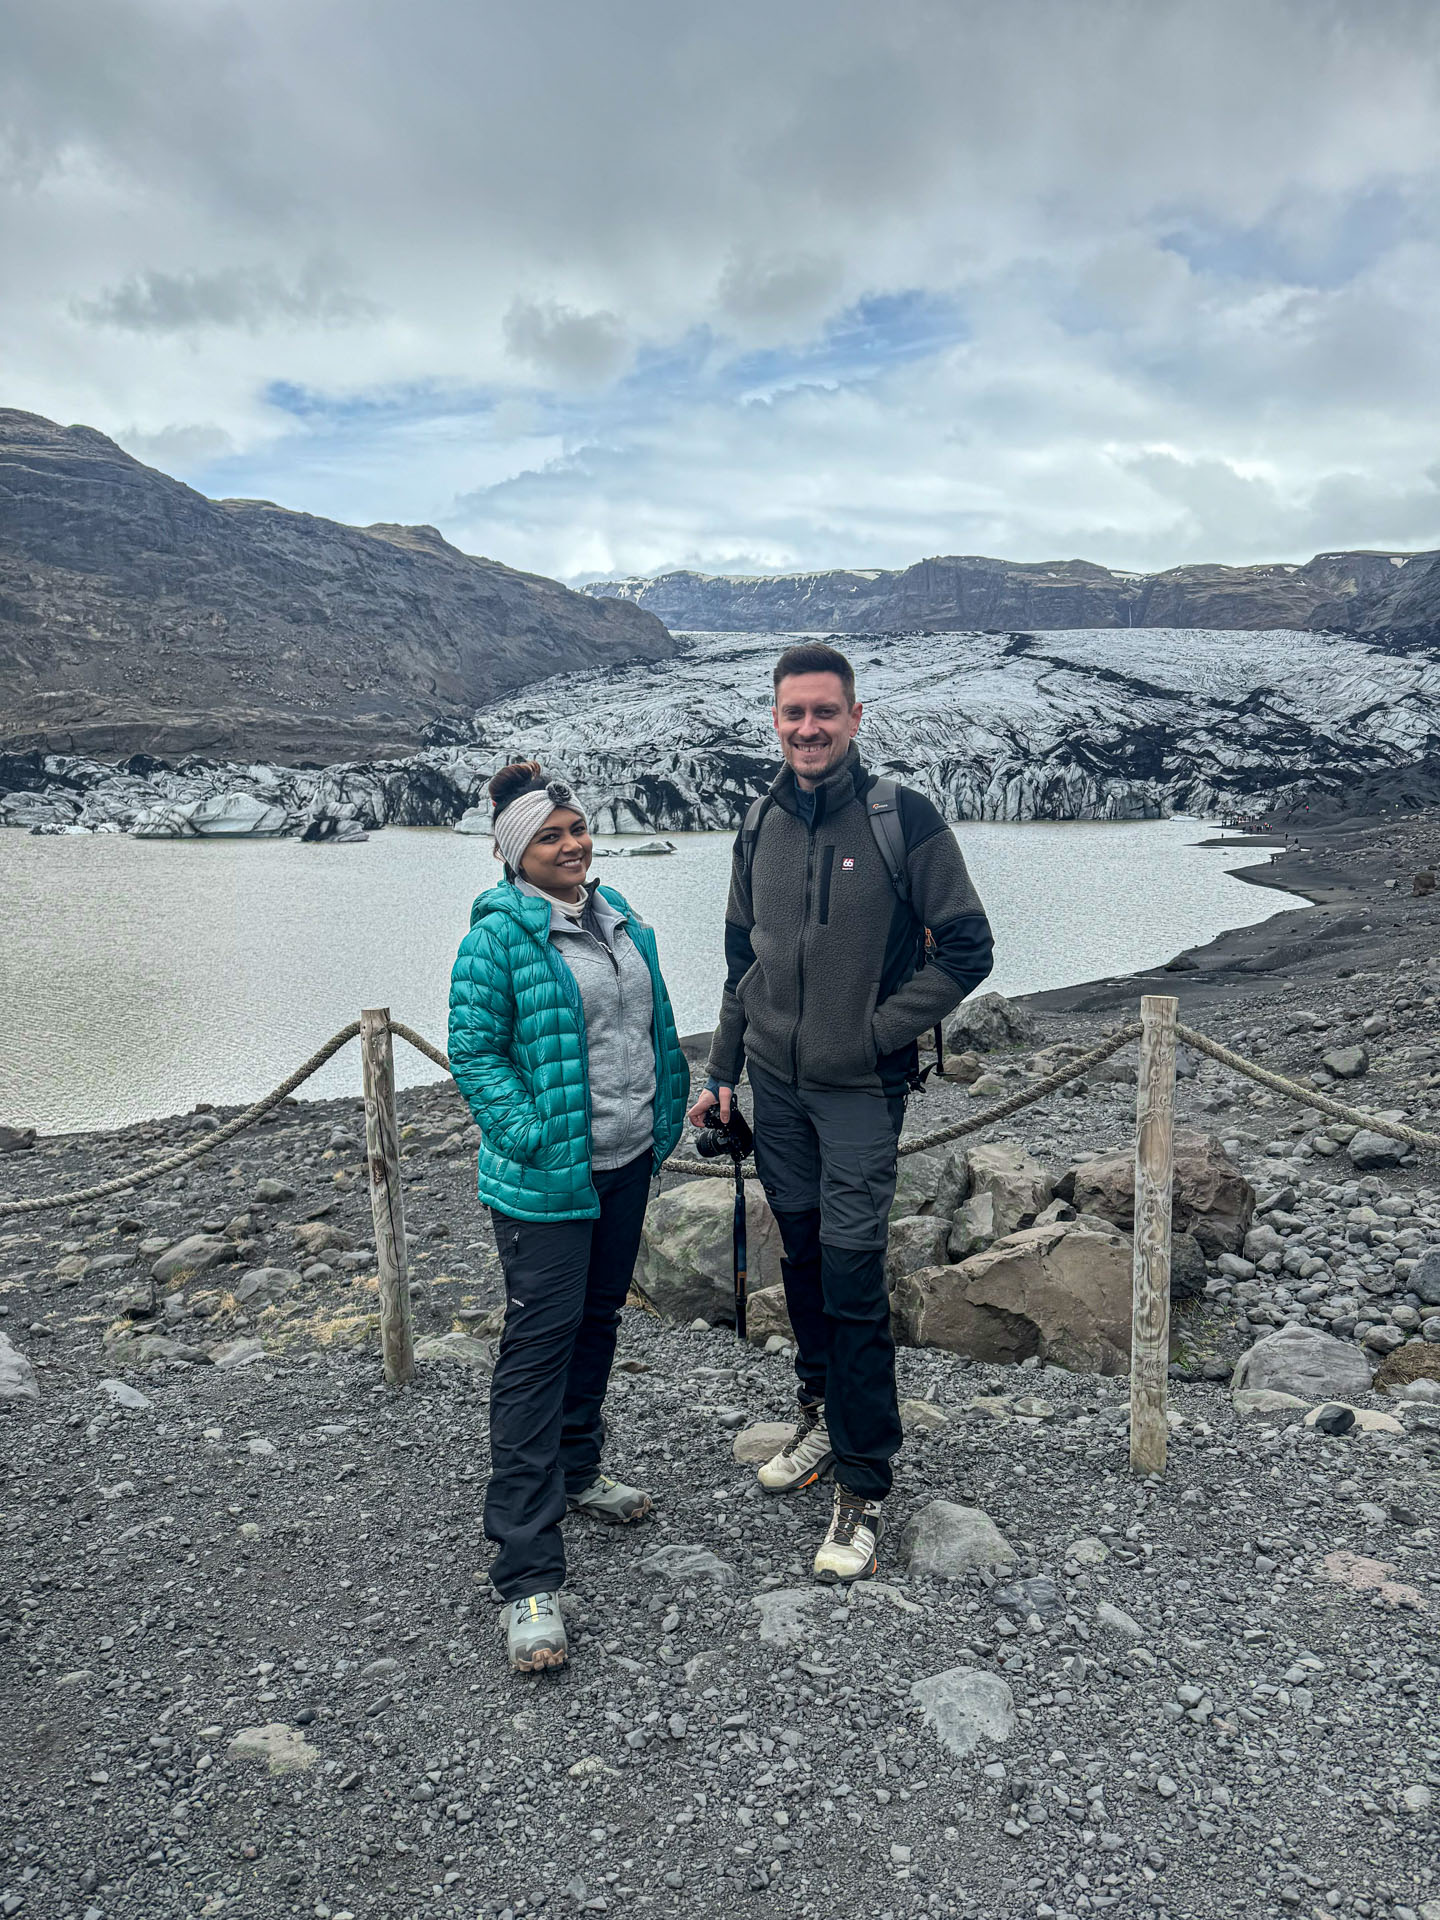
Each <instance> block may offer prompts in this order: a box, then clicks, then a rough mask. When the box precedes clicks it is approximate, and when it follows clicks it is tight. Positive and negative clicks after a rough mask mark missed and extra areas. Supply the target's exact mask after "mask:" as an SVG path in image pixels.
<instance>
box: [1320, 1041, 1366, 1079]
mask: <svg viewBox="0 0 1440 1920" xmlns="http://www.w3.org/2000/svg"><path fill="white" fill-rule="evenodd" d="M1320 1064H1321V1066H1322V1067H1324V1069H1325V1071H1326V1072H1327V1073H1332V1074H1334V1076H1335V1078H1336V1079H1337V1080H1358V1079H1359V1078H1360V1076H1361V1074H1363V1073H1368V1072H1369V1071H1370V1054H1369V1051H1368V1050H1367V1049H1366V1048H1365V1047H1359V1046H1356V1047H1332V1048H1331V1049H1330V1051H1329V1053H1324V1054H1322V1055H1321V1056H1320Z"/></svg>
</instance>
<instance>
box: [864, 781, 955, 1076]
mask: <svg viewBox="0 0 1440 1920" xmlns="http://www.w3.org/2000/svg"><path fill="white" fill-rule="evenodd" d="M865 808H866V811H867V813H868V814H869V816H870V831H871V832H872V833H873V834H874V835H875V844H876V846H877V847H878V848H879V849H880V858H881V859H882V860H883V861H884V862H885V866H886V870H887V872H888V873H889V875H890V884H891V886H892V887H893V888H894V889H895V897H896V898H897V899H898V900H899V901H900V903H901V905H902V906H906V907H908V906H910V904H911V902H910V864H909V851H910V850H909V848H908V847H907V846H906V844H905V829H904V827H903V826H902V824H901V821H900V790H899V788H898V787H897V785H896V783H895V782H894V781H893V780H890V779H887V778H886V777H885V776H884V775H883V774H880V775H877V776H876V778H875V780H874V781H873V782H872V783H871V787H870V791H869V793H868V794H867V795H866V796H865ZM919 943H920V950H919V953H918V955H917V959H918V961H919V964H920V965H921V966H923V965H924V964H925V954H926V950H927V949H928V948H929V946H930V930H929V928H928V927H922V928H921V929H920V934H919ZM934 1042H935V1058H934V1060H933V1061H932V1062H931V1064H930V1065H929V1066H928V1067H921V1068H920V1069H919V1070H918V1071H917V1072H916V1074H915V1076H914V1078H913V1079H912V1081H911V1083H910V1084H911V1086H912V1087H913V1088H914V1089H915V1091H916V1092H917V1093H918V1092H919V1091H920V1090H921V1088H923V1086H924V1085H925V1082H926V1080H928V1079H929V1077H930V1075H931V1074H932V1073H935V1072H937V1071H938V1072H939V1074H940V1077H941V1079H942V1080H943V1079H944V1077H945V1035H944V1031H943V1029H942V1027H941V1026H940V1025H939V1023H937V1024H936V1027H935V1032H934Z"/></svg>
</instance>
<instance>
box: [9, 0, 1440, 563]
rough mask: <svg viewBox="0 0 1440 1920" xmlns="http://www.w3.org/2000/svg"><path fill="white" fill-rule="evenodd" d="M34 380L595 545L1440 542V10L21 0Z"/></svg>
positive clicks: (660, 0)
mask: <svg viewBox="0 0 1440 1920" xmlns="http://www.w3.org/2000/svg"><path fill="white" fill-rule="evenodd" d="M0 218H3V232H0V259H3V262H4V270H3V272H0V405H10V406H18V407H23V408H29V409H31V410H33V411H35V412H39V413H44V414H47V415H50V416H51V417H53V418H56V419H58V420H61V421H64V422H72V421H83V422H85V423H87V424H89V425H92V426H96V427H99V428H101V429H103V430H104V431H105V432H107V433H110V434H112V435H113V436H114V437H115V438H116V439H117V440H119V441H120V443H121V444H122V445H123V446H125V447H126V448H127V449H129V451H131V452H132V453H134V454H136V455H137V456H138V457H139V458H141V459H143V460H147V461H149V462H151V463H153V464H154V465H157V466H160V467H163V468H164V469H165V470H166V471H168V472H171V473H174V474H177V475H178V476H179V477H181V478H182V479H185V480H187V481H189V482H190V483H191V484H192V485H194V486H197V487H200V488H202V489H203V490H204V491H206V492H208V493H215V494H232V495H236V494H238V495H260V496H264V497H266V498H270V499H274V500H278V501H280V502H282V503H284V504H285V505H287V506H293V507H302V508H306V509H308V510H310V511H313V512H316V513H322V514H328V515H332V516H334V517H336V518H339V519H344V520H353V521H359V522H367V521H373V520H402V521H429V522H432V523H433V524H435V525H437V526H438V527H440V528H441V529H442V531H443V532H444V533H445V534H446V535H447V536H448V537H449V538H451V539H452V540H454V541H456V542H457V544H459V545H460V546H462V547H465V548H467V549H468V550H470V551H472V552H481V553H486V554H490V555H492V556H494V557H495V558H497V559H500V560H504V561H507V562H509V563H510V564H512V565H516V566H522V567H527V568H531V569H534V570H535V571H538V572H543V573H549V574H555V575H558V576H560V577H562V578H567V579H572V580H574V579H584V578H591V577H594V576H597V575H602V574H612V573H629V572H643V573H653V572H656V571H660V570H662V569H665V568H669V567H675V566H694V567H699V568H702V569H704V570H707V571H712V572H769V571H789V570H794V569H806V568H811V567H830V566H894V565H904V564H907V563H908V562H910V561H912V560H916V559H919V558H921V557H922V556H924V555H928V554H942V553H986V554H996V555H1001V556H1006V557H1009V558H1013V559H1022V560H1036V559H1046V558H1055V557H1068V556H1072V555H1080V556H1084V557H1086V558H1089V559H1094V560H1100V561H1103V562H1106V563H1107V564H1109V565H1112V566H1120V567H1135V568H1147V569H1148V568H1155V567H1164V566H1170V565H1174V564H1177V563H1179V562H1181V561H1185V560H1214V559H1219V560H1230V561H1244V560H1252V559H1262V558H1278V559H1303V558H1306V557H1308V556H1309V555H1310V554H1311V553H1313V552H1316V551H1319V550H1324V549H1325V548H1328V547H1339V546H1393V547H1402V548H1415V547H1435V546H1440V432H1437V401H1440V378H1437V373H1440V6H1437V5H1436V4H1435V0H1416V3H1415V4H1412V3H1411V0H1293V3H1289V0H1241V3H1240V4H1231V3H1230V0H1195V3H1194V4H1172V3H1171V0H1136V3H1135V4H1130V3H1129V0H1058V3H1056V4H1044V3H1041V0H984V3H981V4H977V3H975V0H943V3H942V4H930V3H929V0H890V3H889V4H885V5H880V4H876V0H764V3H763V4H756V3H754V0H724V4H722V5H718V6H717V5H705V6H700V5H687V4H684V3H683V0H681V3H680V4H677V0H523V3H522V4H516V0H503V4H497V3H496V0H404V3H403V4H401V0H228V3H227V4H219V3H218V0H105V4H103V5H97V4H95V0H40V3H37V0H0Z"/></svg>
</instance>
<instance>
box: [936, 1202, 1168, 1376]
mask: <svg viewBox="0 0 1440 1920" xmlns="http://www.w3.org/2000/svg"><path fill="white" fill-rule="evenodd" d="M1132 1266H1133V1257H1132V1252H1131V1247H1130V1242H1129V1241H1128V1240H1127V1239H1126V1238H1125V1237H1124V1236H1123V1235H1122V1234H1121V1233H1119V1232H1118V1231H1117V1230H1116V1229H1114V1228H1107V1229H1106V1230H1105V1231H1104V1232H1101V1233H1096V1232H1094V1231H1093V1230H1092V1229H1091V1228H1090V1227H1087V1226H1085V1225H1084V1224H1083V1223H1082V1222H1081V1221H1080V1220H1075V1221H1072V1222H1063V1221H1062V1222H1058V1223H1057V1224H1056V1225H1054V1226H1049V1227H1027V1228H1025V1229H1023V1230H1021V1231H1020V1232H1017V1233H1011V1234H1008V1235H1006V1237H1005V1238H1004V1239H1002V1240H997V1241H996V1242H995V1244H994V1246H993V1247H991V1248H990V1249H989V1250H988V1251H987V1252H985V1253H977V1254H974V1255H973V1256H972V1257H971V1258H970V1259H968V1260H966V1261H964V1262H963V1263H962V1264H961V1265H960V1266H958V1267H956V1268H955V1269H954V1273H955V1276H956V1283H957V1284H958V1285H961V1286H963V1288H964V1292H965V1298H966V1299H967V1300H968V1301H969V1303H970V1304H971V1305H972V1306H973V1307H983V1308H987V1309H989V1310H990V1311H991V1312H993V1313H1003V1314H1004V1315H1005V1316H1006V1317H1007V1319H1018V1320H1020V1321H1022V1322H1028V1324H1029V1325H1030V1326H1032V1327H1033V1328H1034V1329H1035V1333H1036V1336H1037V1337H1036V1344H1035V1352H1036V1354H1037V1355H1038V1357H1039V1358H1040V1359H1042V1360H1053V1361H1054V1362H1055V1363H1056V1364H1057V1365H1059V1366H1062V1367H1067V1368H1069V1369H1070V1370H1071V1371H1072V1372H1075V1373H1101V1374H1118V1373H1125V1372H1128V1370H1129V1366H1130V1322H1131V1315H1132V1310H1133V1309H1132V1291H1133V1275H1132ZM978 1357H980V1356H978V1355H977V1358H978Z"/></svg>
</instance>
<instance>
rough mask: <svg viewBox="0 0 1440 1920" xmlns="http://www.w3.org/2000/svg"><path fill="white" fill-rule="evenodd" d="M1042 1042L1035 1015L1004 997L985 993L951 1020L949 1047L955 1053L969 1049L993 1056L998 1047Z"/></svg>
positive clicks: (969, 1002)
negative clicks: (992, 1052)
mask: <svg viewBox="0 0 1440 1920" xmlns="http://www.w3.org/2000/svg"><path fill="white" fill-rule="evenodd" d="M1039 1039H1040V1023H1039V1021H1038V1020H1037V1019H1036V1018H1035V1016H1034V1014H1033V1013H1027V1012H1026V1011H1025V1009H1024V1008H1023V1007H1017V1006H1016V1005H1015V1003H1014V1002H1013V1001H1011V1000H1007V999H1006V998H1005V996H1004V994H1003V993H981V994H977V995H976V996H975V997H974V999H972V1000H967V1001H966V1002H965V1003H964V1005H963V1006H961V1007H959V1008H957V1010H956V1011H955V1012H954V1013H953V1014H952V1015H951V1016H950V1019H949V1021H948V1022H947V1024H946V1027H945V1045H946V1046H947V1047H948V1048H950V1050H951V1051H952V1052H954V1053H963V1052H964V1051H965V1050H966V1049H967V1048H969V1049H972V1050H973V1051H974V1052H976V1053H989V1052H991V1051H992V1050H993V1049H994V1048H996V1047H1033V1046H1035V1045H1036V1044H1037V1043H1038V1041H1039Z"/></svg>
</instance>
